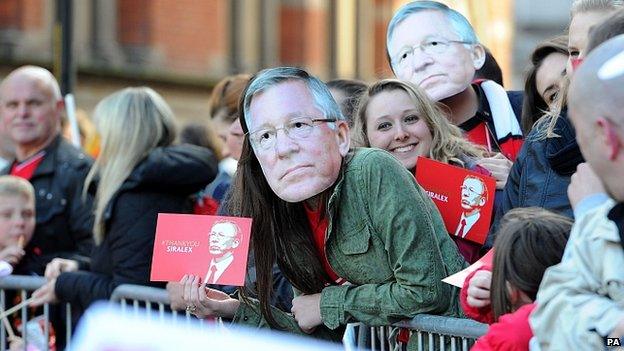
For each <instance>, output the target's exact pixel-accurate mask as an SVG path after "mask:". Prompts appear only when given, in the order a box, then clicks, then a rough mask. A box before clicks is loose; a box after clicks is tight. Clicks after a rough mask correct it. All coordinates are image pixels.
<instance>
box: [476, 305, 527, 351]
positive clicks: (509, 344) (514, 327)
mask: <svg viewBox="0 0 624 351" xmlns="http://www.w3.org/2000/svg"><path fill="white" fill-rule="evenodd" d="M534 309H535V304H534V303H530V304H528V305H524V306H522V307H520V308H519V309H518V310H517V311H516V312H513V313H508V314H506V315H503V316H501V317H500V318H499V319H498V322H496V323H494V324H492V325H490V328H489V329H488V332H487V333H486V334H485V335H483V336H482V337H480V338H479V340H477V342H476V343H475V344H474V346H473V347H472V348H471V349H470V350H471V351H482V350H505V351H509V350H511V351H520V350H524V351H526V350H528V349H529V342H530V341H531V338H532V337H533V330H532V329H531V325H529V316H530V315H531V312H533V310H534Z"/></svg>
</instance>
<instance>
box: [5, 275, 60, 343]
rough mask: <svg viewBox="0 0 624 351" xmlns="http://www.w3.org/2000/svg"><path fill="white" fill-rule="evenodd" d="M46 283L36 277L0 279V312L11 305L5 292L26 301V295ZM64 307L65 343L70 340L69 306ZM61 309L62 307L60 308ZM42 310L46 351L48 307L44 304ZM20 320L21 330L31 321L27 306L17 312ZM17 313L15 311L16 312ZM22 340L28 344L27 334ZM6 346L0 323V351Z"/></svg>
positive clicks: (48, 319) (14, 276) (10, 276)
mask: <svg viewBox="0 0 624 351" xmlns="http://www.w3.org/2000/svg"><path fill="white" fill-rule="evenodd" d="M45 283H46V279H45V278H44V277H38V276H20V275H9V276H6V277H2V278H0V310H1V311H6V310H7V308H8V307H11V306H9V304H10V303H11V302H10V301H7V295H8V294H7V292H10V293H15V294H17V296H19V297H20V299H21V301H26V300H27V299H28V293H29V292H32V291H35V290H37V289H39V288H40V287H41V286H43V285H44V284H45ZM64 305H65V306H64V307H65V323H64V324H65V326H64V328H65V340H66V342H67V343H69V341H70V340H71V329H72V328H71V326H72V320H71V306H70V304H68V303H66V304H64ZM61 308H62V307H61ZM42 310H43V320H44V323H43V334H44V340H43V348H44V349H45V350H48V348H49V340H50V323H49V321H50V305H49V304H44V305H43V307H42ZM18 311H19V312H20V318H21V320H22V329H24V327H25V326H26V323H27V322H28V321H29V320H31V319H32V318H33V317H35V316H34V315H29V307H28V306H27V305H24V306H22V307H21V308H20V309H19V310H18ZM16 313H17V311H16ZM22 339H23V342H24V345H26V344H27V343H28V333H24V332H22ZM7 346H8V343H7V328H6V325H5V324H4V323H0V350H2V351H4V350H6V347H7Z"/></svg>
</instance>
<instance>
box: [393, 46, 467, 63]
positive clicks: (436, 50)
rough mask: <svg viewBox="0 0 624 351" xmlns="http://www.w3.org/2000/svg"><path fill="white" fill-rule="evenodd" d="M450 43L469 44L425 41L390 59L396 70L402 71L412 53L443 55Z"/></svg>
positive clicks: (410, 59)
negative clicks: (418, 50) (417, 51)
mask: <svg viewBox="0 0 624 351" xmlns="http://www.w3.org/2000/svg"><path fill="white" fill-rule="evenodd" d="M452 43H459V44H470V43H469V42H467V41H462V40H446V39H429V40H425V41H423V42H422V43H420V45H414V46H406V47H404V48H403V49H401V51H399V53H398V54H397V55H395V56H394V57H393V58H392V64H394V65H396V67H397V68H399V69H403V68H405V67H407V65H408V64H410V63H411V62H412V60H413V58H414V51H416V49H420V51H422V52H423V53H425V54H427V55H430V56H435V55H440V54H443V53H445V52H446V51H447V50H448V48H449V46H451V44H452Z"/></svg>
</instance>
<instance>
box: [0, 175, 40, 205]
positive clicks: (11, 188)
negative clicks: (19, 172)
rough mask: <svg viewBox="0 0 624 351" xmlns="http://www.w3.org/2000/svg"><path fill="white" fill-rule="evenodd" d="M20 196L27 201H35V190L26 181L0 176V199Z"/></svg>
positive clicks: (10, 176) (9, 176)
mask: <svg viewBox="0 0 624 351" xmlns="http://www.w3.org/2000/svg"><path fill="white" fill-rule="evenodd" d="M2 196H6V197H8V196H21V197H23V198H25V199H27V200H32V201H34V200H35V189H34V188H33V186H32V185H31V184H30V182H29V181H27V180H26V179H23V178H20V177H16V176H12V175H3V176H0V197H2Z"/></svg>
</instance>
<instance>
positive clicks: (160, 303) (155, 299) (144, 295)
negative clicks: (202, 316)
mask: <svg viewBox="0 0 624 351" xmlns="http://www.w3.org/2000/svg"><path fill="white" fill-rule="evenodd" d="M110 301H112V302H117V303H119V304H120V305H121V309H122V311H123V312H130V311H131V312H132V313H133V314H134V315H137V314H138V313H145V314H146V315H147V317H148V318H151V317H154V316H157V319H158V320H160V321H162V320H164V319H165V316H166V315H167V314H169V313H170V314H172V315H173V321H174V323H175V322H177V321H179V319H180V318H184V320H185V321H187V322H190V321H191V320H192V319H193V318H195V317H194V316H192V315H191V314H190V313H188V312H183V314H184V317H180V314H182V313H181V312H178V311H173V310H171V308H170V306H169V304H170V301H169V295H168V294H167V290H165V289H160V288H154V287H150V286H142V285H132V284H122V285H120V286H118V287H116V288H115V290H113V294H112V295H111V298H110Z"/></svg>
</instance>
